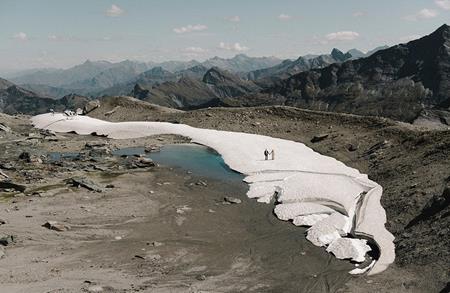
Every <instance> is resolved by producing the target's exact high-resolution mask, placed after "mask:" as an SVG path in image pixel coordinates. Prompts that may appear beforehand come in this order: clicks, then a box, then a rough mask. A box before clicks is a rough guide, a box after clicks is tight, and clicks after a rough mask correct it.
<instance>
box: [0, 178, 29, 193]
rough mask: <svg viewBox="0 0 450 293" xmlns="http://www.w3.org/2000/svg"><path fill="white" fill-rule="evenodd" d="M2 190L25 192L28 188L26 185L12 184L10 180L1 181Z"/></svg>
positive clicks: (0, 187)
mask: <svg viewBox="0 0 450 293" xmlns="http://www.w3.org/2000/svg"><path fill="white" fill-rule="evenodd" d="M0 189H13V190H15V191H19V192H24V191H25V190H26V189H27V188H26V186H24V185H19V184H15V183H12V182H11V181H9V180H3V181H0Z"/></svg>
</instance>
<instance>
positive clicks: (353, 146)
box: [347, 144, 358, 152]
mask: <svg viewBox="0 0 450 293" xmlns="http://www.w3.org/2000/svg"><path fill="white" fill-rule="evenodd" d="M357 149H358V145H356V144H349V145H348V147H347V150H348V151H349V152H354V151H356V150H357Z"/></svg>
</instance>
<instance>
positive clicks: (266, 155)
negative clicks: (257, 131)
mask: <svg viewBox="0 0 450 293" xmlns="http://www.w3.org/2000/svg"><path fill="white" fill-rule="evenodd" d="M264 158H265V159H266V161H267V160H268V159H269V151H268V150H267V149H266V150H265V151H264Z"/></svg>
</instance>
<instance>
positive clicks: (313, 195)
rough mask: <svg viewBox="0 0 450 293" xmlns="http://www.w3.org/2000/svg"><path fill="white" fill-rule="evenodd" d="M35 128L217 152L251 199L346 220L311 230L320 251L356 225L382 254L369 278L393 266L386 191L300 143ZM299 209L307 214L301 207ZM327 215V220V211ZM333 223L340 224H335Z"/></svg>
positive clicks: (156, 127)
mask: <svg viewBox="0 0 450 293" xmlns="http://www.w3.org/2000/svg"><path fill="white" fill-rule="evenodd" d="M32 122H33V124H34V125H35V127H37V128H41V129H49V130H53V131H55V132H71V131H74V132H76V133H78V134H81V135H88V134H92V133H94V132H95V133H96V134H97V135H105V136H108V137H109V138H113V139H131V138H138V137H145V136H151V135H159V134H175V135H182V136H185V137H189V138H191V139H192V141H193V142H194V143H198V144H202V145H205V146H208V147H210V148H213V149H215V150H216V151H217V152H218V153H220V154H221V155H222V157H223V159H224V161H225V163H226V164H227V165H228V166H229V167H230V168H231V169H233V170H235V171H238V172H240V173H242V174H244V175H246V176H247V177H246V179H245V181H246V182H248V183H250V189H249V191H248V194H247V195H248V196H249V197H251V198H257V199H258V201H262V202H270V200H271V199H272V197H273V195H274V194H275V193H276V194H277V195H278V201H279V202H281V203H282V204H283V205H284V204H289V203H300V202H302V203H306V202H308V203H315V204H317V205H318V206H320V207H321V208H330V209H331V208H332V209H334V210H336V211H338V212H340V213H342V214H345V215H347V216H348V217H347V216H344V215H341V214H340V216H338V215H336V214H338V213H334V214H332V215H331V216H329V217H326V218H324V219H322V220H320V221H318V222H316V223H315V224H313V226H312V227H311V228H310V229H309V230H308V236H307V238H308V239H309V240H310V241H312V242H313V243H315V244H316V245H325V244H329V243H332V242H333V241H336V240H337V239H340V238H341V235H345V234H346V233H348V232H349V231H350V229H351V228H352V227H351V225H352V222H353V221H354V222H355V227H354V231H355V234H356V235H364V236H365V237H371V238H373V240H374V241H375V243H376V244H377V246H378V247H379V248H380V257H379V259H378V260H377V261H376V262H374V264H373V268H371V270H370V271H369V274H375V273H379V272H381V271H383V270H385V269H386V268H387V267H388V265H389V264H391V263H392V262H393V261H394V258H395V247H394V244H393V240H394V236H393V235H392V234H391V233H389V232H388V231H387V230H386V228H385V227H384V224H385V223H386V213H385V211H384V209H383V207H382V206H381V204H380V198H381V195H382V187H381V186H380V185H378V184H377V183H376V182H373V181H371V180H369V179H368V178H367V175H365V174H361V173H360V172H359V171H358V170H356V169H353V168H350V167H347V166H346V165H344V164H343V163H342V162H339V161H337V160H336V159H334V158H331V157H327V156H323V155H320V154H319V153H316V152H314V151H313V150H312V149H310V148H308V147H306V146H305V145H304V144H302V143H297V142H293V141H288V140H283V139H278V138H272V137H268V136H262V135H256V134H248V133H238V132H228V131H218V130H210V129H200V128H194V127H190V126H188V125H183V124H171V123H165V122H121V123H112V122H106V121H102V120H98V119H94V118H90V117H87V116H73V117H67V116H65V115H63V114H58V113H57V114H42V115H38V116H35V117H33V118H32ZM266 148H267V149H269V150H271V149H274V150H275V151H276V154H277V157H276V160H268V161H266V160H264V156H263V152H264V150H265V149H266ZM358 200H359V201H360V204H359V203H358ZM298 207H299V208H303V207H302V206H301V205H300V206H298ZM276 209H277V208H276ZM278 209H284V207H280V208H278ZM286 213H288V214H284V212H283V213H280V215H281V214H283V215H284V216H282V218H284V219H294V218H296V217H297V216H302V215H305V216H306V215H307V214H302V212H301V211H299V212H295V211H290V212H287V211H286ZM314 213H319V214H321V213H324V212H320V211H318V212H314ZM325 213H326V214H328V211H327V212H325ZM336 217H337V218H336ZM342 217H345V219H344V218H342ZM330 218H331V219H330ZM329 219H330V220H329ZM332 219H334V220H336V221H335V223H333V221H331V220H332ZM327 220H328V222H327ZM298 221H300V219H298ZM330 221H331V222H330ZM351 249H352V248H351ZM361 270H363V269H361Z"/></svg>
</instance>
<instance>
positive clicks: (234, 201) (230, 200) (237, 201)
mask: <svg viewBox="0 0 450 293" xmlns="http://www.w3.org/2000/svg"><path fill="white" fill-rule="evenodd" d="M223 200H224V201H225V202H228V203H231V204H240V203H242V200H240V199H239V198H235V197H231V196H225V197H224V199H223Z"/></svg>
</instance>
